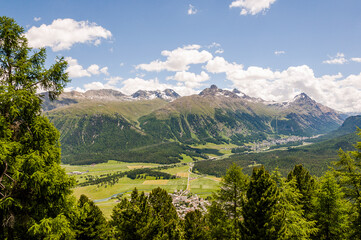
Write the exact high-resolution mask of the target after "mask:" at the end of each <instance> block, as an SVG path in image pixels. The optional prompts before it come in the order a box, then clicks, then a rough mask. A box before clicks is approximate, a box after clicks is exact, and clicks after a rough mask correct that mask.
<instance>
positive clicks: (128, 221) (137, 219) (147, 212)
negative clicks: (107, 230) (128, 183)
mask: <svg viewBox="0 0 361 240" xmlns="http://www.w3.org/2000/svg"><path fill="white" fill-rule="evenodd" d="M111 217H112V221H111V224H112V225H113V226H114V229H115V237H116V238H117V239H129V240H132V239H134V240H141V239H144V240H145V239H154V238H155V236H156V235H157V233H158V229H157V228H156V224H157V222H156V219H154V211H153V209H152V208H151V207H150V205H149V203H148V198H147V197H146V196H145V194H144V192H142V193H141V194H139V193H138V190H137V189H136V188H135V189H134V191H133V192H132V194H131V199H130V201H129V200H128V199H127V198H123V199H122V200H121V201H120V203H119V204H117V205H116V206H115V207H114V209H113V214H112V216H111Z"/></svg>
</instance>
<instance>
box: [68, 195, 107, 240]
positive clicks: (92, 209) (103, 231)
mask: <svg viewBox="0 0 361 240" xmlns="http://www.w3.org/2000/svg"><path fill="white" fill-rule="evenodd" d="M70 219H71V225H72V228H73V229H74V231H75V234H76V237H75V239H79V240H80V239H81V240H86V239H89V240H90V239H99V240H100V239H109V238H110V233H111V232H110V228H109V226H108V224H107V221H106V220H105V218H104V216H103V213H102V211H101V210H100V209H99V207H98V206H96V205H95V204H94V202H93V201H91V200H89V198H88V197H86V196H85V195H81V196H80V199H79V200H78V204H77V209H75V210H73V211H72V212H71V214H70Z"/></svg>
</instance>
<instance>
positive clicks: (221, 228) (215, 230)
mask: <svg viewBox="0 0 361 240" xmlns="http://www.w3.org/2000/svg"><path fill="white" fill-rule="evenodd" d="M206 221H207V224H208V226H209V231H210V238H211V239H219V240H223V239H224V240H226V239H229V238H230V236H231V235H232V229H233V227H232V226H233V224H232V223H233V221H232V219H230V218H229V217H228V214H227V213H226V211H225V210H224V208H223V206H222V204H221V203H219V202H217V201H212V203H211V205H210V206H209V207H208V214H207V215H206Z"/></svg>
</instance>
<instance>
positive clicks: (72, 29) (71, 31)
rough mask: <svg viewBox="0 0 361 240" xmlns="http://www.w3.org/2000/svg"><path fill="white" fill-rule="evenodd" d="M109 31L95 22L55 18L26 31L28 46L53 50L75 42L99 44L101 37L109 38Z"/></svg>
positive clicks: (66, 46) (65, 47)
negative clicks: (47, 23) (48, 22)
mask: <svg viewBox="0 0 361 240" xmlns="http://www.w3.org/2000/svg"><path fill="white" fill-rule="evenodd" d="M111 36H112V34H111V32H110V31H109V30H107V29H105V28H103V27H101V26H98V25H96V24H95V23H89V22H88V21H80V22H77V21H75V20H73V19H70V18H66V19H56V20H54V21H53V22H52V23H51V24H50V25H45V24H42V25H41V26H40V27H32V28H30V29H29V31H28V32H27V33H26V37H27V39H28V40H29V46H30V47H33V48H40V47H51V48H52V50H53V51H60V50H68V49H70V48H71V47H72V46H73V45H74V44H76V43H90V44H94V45H99V44H100V42H101V38H103V39H109V38H110V37H111Z"/></svg>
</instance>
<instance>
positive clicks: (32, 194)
mask: <svg viewBox="0 0 361 240" xmlns="http://www.w3.org/2000/svg"><path fill="white" fill-rule="evenodd" d="M45 58H46V54H45V49H40V50H39V51H34V52H32V51H31V49H30V48H29V47H28V42H27V39H26V38H25V35H24V29H23V28H22V27H20V26H19V25H17V24H16V23H15V21H14V20H13V19H11V18H7V17H0V103H1V104H0V183H1V185H0V186H1V188H0V192H1V194H0V236H3V237H5V238H9V239H14V238H21V239H31V235H29V234H28V230H29V229H30V228H31V227H32V226H34V228H32V229H33V230H34V229H35V226H40V227H42V226H48V227H49V226H56V225H57V224H55V223H59V221H61V222H64V221H65V220H64V218H63V217H61V214H62V212H64V209H66V208H67V207H68V196H69V195H70V194H71V190H70V189H71V187H72V186H73V185H74V180H73V179H70V178H69V177H68V176H67V175H66V174H65V171H64V170H63V169H62V168H61V167H60V147H59V133H58V131H57V130H56V129H55V128H54V126H53V125H52V124H50V123H49V121H48V119H47V118H46V117H44V116H42V115H41V102H42V101H41V98H40V96H38V95H37V94H36V91H37V89H38V88H42V89H44V90H46V91H49V96H50V98H51V99H54V98H55V97H56V96H58V95H59V94H60V93H61V92H62V90H63V88H64V86H65V84H66V83H67V82H68V76H67V74H66V73H65V70H66V68H67V63H66V62H65V61H64V60H63V59H62V58H60V59H58V60H57V61H56V63H55V64H54V65H52V66H51V67H50V68H49V69H46V68H45V67H44V65H45ZM52 223H54V224H52ZM65 225H66V224H65ZM37 229H38V228H37ZM49 232H50V231H49Z"/></svg>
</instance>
